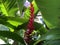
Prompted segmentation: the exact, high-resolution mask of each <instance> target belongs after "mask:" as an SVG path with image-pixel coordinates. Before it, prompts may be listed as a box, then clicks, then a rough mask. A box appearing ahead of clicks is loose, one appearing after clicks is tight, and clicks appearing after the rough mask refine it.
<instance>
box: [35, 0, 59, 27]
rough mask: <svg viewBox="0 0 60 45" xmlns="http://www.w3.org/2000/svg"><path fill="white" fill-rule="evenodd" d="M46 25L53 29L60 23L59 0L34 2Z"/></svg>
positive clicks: (37, 0) (38, 0)
mask: <svg viewBox="0 0 60 45" xmlns="http://www.w3.org/2000/svg"><path fill="white" fill-rule="evenodd" d="M35 1H36V3H37V5H38V7H39V10H41V12H42V16H43V18H44V21H45V23H46V25H47V26H48V27H49V28H55V27H56V26H57V25H59V23H60V18H59V17H60V12H59V10H60V3H59V2H60V0H35Z"/></svg>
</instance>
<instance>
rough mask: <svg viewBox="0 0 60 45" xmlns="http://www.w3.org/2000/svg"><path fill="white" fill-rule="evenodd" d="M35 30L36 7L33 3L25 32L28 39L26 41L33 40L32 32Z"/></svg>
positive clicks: (25, 37) (25, 38)
mask: <svg viewBox="0 0 60 45" xmlns="http://www.w3.org/2000/svg"><path fill="white" fill-rule="evenodd" d="M33 30H34V7H33V4H31V5H30V19H29V23H28V25H27V31H26V32H25V35H24V40H25V41H26V43H29V42H30V41H31V38H30V34H31V33H32V32H33Z"/></svg>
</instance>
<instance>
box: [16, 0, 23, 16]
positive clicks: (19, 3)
mask: <svg viewBox="0 0 60 45" xmlns="http://www.w3.org/2000/svg"><path fill="white" fill-rule="evenodd" d="M16 1H17V5H18V7H19V10H20V14H21V15H22V10H23V6H24V0H16Z"/></svg>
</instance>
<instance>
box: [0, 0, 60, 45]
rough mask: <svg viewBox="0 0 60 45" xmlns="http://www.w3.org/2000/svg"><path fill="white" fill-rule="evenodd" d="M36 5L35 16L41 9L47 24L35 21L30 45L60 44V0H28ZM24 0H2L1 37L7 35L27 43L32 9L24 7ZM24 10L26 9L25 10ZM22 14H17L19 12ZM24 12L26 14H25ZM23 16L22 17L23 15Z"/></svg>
mask: <svg viewBox="0 0 60 45" xmlns="http://www.w3.org/2000/svg"><path fill="white" fill-rule="evenodd" d="M28 1H30V2H31V3H33V5H34V14H35V18H36V16H37V13H38V11H41V13H42V17H43V20H44V23H45V25H46V26H47V27H48V28H49V29H47V27H44V26H43V25H42V24H41V23H37V22H34V27H35V30H34V31H33V32H32V34H31V37H32V42H30V44H29V45H40V44H41V45H59V44H60V24H59V23H60V16H59V14H60V13H59V12H60V11H59V9H60V8H59V6H60V2H59V0H28ZM24 2H25V1H24V0H0V38H1V36H2V37H3V38H1V39H3V40H5V39H4V38H5V37H7V38H8V39H13V40H14V41H15V42H18V45H20V43H21V45H26V43H25V41H24V36H23V35H24V32H25V31H26V29H27V24H28V21H29V17H30V9H29V7H28V8H25V7H24ZM23 10H24V11H23ZM18 11H19V12H20V14H17V12H18ZM23 12H24V15H23ZM21 16H22V17H21Z"/></svg>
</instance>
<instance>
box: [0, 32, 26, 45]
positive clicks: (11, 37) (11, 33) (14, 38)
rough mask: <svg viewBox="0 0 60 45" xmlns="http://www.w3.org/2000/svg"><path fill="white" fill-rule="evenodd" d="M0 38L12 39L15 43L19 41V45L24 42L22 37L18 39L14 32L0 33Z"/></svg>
mask: <svg viewBox="0 0 60 45" xmlns="http://www.w3.org/2000/svg"><path fill="white" fill-rule="evenodd" d="M0 36H3V37H7V38H10V39H13V40H15V41H19V42H20V43H22V44H24V45H25V43H24V40H23V38H22V37H20V36H19V35H18V34H16V33H15V32H9V31H0Z"/></svg>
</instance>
